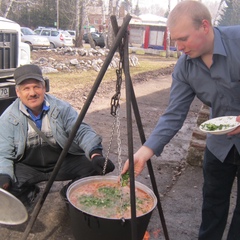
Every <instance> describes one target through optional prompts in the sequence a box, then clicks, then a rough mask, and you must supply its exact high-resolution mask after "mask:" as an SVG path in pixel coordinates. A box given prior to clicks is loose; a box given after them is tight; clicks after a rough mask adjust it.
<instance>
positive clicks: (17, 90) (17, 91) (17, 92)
mask: <svg viewBox="0 0 240 240" xmlns="http://www.w3.org/2000/svg"><path fill="white" fill-rule="evenodd" d="M15 90H16V94H17V96H18V97H19V89H18V88H17V87H16V88H15Z"/></svg>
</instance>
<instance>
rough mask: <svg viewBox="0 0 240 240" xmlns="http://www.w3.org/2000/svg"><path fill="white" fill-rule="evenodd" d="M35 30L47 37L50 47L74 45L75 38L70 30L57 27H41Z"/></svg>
mask: <svg viewBox="0 0 240 240" xmlns="http://www.w3.org/2000/svg"><path fill="white" fill-rule="evenodd" d="M34 32H35V33H36V34H38V35H40V36H44V37H47V38H48V40H49V42H50V48H58V47H73V46H74V44H73V38H72V36H71V35H70V33H69V32H68V31H64V30H57V29H55V28H39V29H35V30H34Z"/></svg>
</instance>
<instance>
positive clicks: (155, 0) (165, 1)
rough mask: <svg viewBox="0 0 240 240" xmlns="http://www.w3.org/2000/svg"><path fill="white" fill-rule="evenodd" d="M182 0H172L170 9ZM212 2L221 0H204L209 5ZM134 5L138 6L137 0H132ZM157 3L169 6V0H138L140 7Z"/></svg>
mask: <svg viewBox="0 0 240 240" xmlns="http://www.w3.org/2000/svg"><path fill="white" fill-rule="evenodd" d="M179 1H180V0H170V9H172V8H174V6H175V5H176V4H177V3H178V2H179ZM211 2H213V3H214V2H218V3H219V2H220V0H202V3H204V4H206V5H208V4H209V3H211ZM132 3H133V6H136V3H137V0H132ZM154 4H157V5H159V6H161V7H162V8H164V9H167V8H168V0H149V1H146V0H138V5H139V7H148V6H149V5H154Z"/></svg>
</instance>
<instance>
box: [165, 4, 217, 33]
mask: <svg viewBox="0 0 240 240" xmlns="http://www.w3.org/2000/svg"><path fill="white" fill-rule="evenodd" d="M184 16H188V17H190V18H191V19H192V21H193V25H194V26H195V28H196V29H198V28H199V27H200V26H201V24H202V20H204V19H206V20H208V21H209V23H210V25H212V17H211V14H210V12H209V10H208V8H207V7H206V6H205V5H204V4H203V3H201V2H198V1H182V2H180V3H178V4H177V5H176V6H175V7H174V9H173V10H172V11H171V12H170V14H169V17H168V21H167V25H168V26H169V27H170V28H171V27H172V26H174V25H175V24H176V23H177V22H178V21H179V20H180V18H181V17H184Z"/></svg>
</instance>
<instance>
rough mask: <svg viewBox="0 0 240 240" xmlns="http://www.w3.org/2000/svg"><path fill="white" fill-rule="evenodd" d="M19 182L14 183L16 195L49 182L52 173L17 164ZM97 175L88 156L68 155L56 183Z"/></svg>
mask: <svg viewBox="0 0 240 240" xmlns="http://www.w3.org/2000/svg"><path fill="white" fill-rule="evenodd" d="M14 171H15V176H16V178H17V182H16V183H13V186H12V189H11V190H10V192H12V193H13V194H14V195H16V194H15V193H16V192H18V191H21V190H22V189H24V188H28V187H29V186H32V185H34V184H37V183H40V182H43V181H48V180H49V178H50V176H51V174H52V171H50V172H45V171H44V169H42V170H39V169H35V168H33V167H30V166H28V165H26V164H23V163H21V162H20V163H16V164H15V166H14ZM94 175H97V172H96V171H95V170H94V169H93V167H92V163H91V161H90V160H89V159H88V158H87V157H86V156H84V155H83V156H79V155H78V156H76V155H71V154H68V155H67V156H66V157H65V159H64V161H63V162H62V165H61V167H60V169H59V171H58V174H57V176H56V179H55V181H66V180H74V181H75V180H77V179H80V178H83V177H87V176H94Z"/></svg>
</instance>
